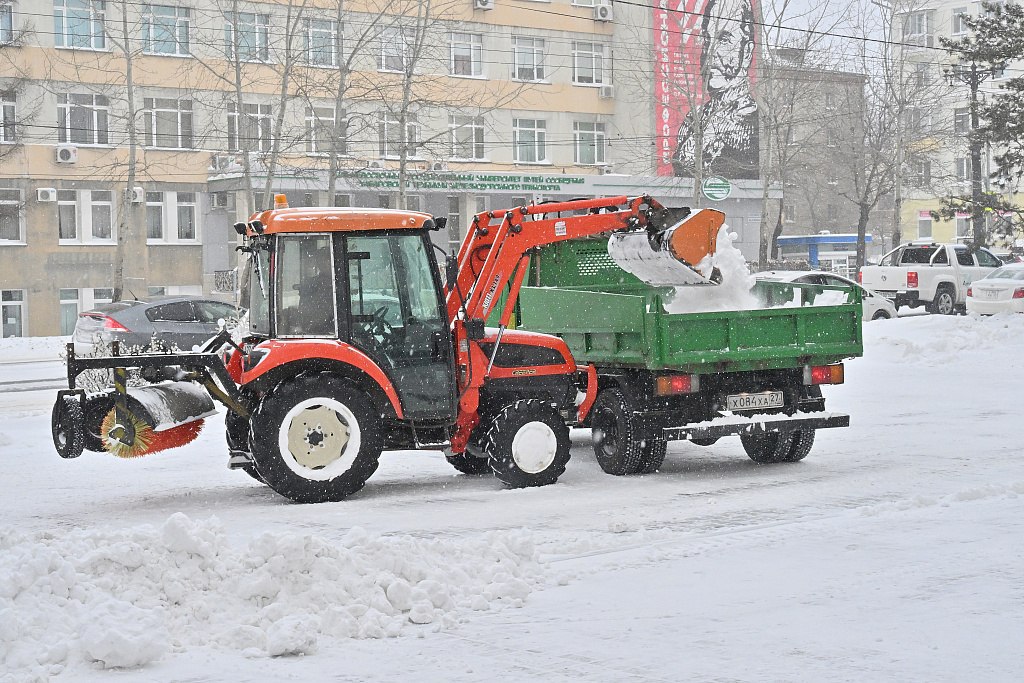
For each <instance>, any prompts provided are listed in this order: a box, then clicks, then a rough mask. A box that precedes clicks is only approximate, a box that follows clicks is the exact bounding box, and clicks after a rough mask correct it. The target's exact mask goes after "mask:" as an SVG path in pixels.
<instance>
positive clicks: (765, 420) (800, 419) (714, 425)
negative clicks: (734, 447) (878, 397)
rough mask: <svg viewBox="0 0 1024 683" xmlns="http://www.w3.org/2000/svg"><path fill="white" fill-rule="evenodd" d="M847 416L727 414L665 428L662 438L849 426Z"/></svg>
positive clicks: (848, 417)
mask: <svg viewBox="0 0 1024 683" xmlns="http://www.w3.org/2000/svg"><path fill="white" fill-rule="evenodd" d="M849 426H850V416H849V415H846V414H843V413H798V414H797V415H785V414H778V415H752V416H749V417H747V416H740V415H727V416H722V417H716V418H715V419H713V420H708V421H706V422H697V423H694V424H689V425H682V426H679V427H665V428H664V429H662V434H663V435H664V437H665V440H666V441H681V440H690V441H699V440H713V439H718V438H721V437H723V436H734V435H753V434H767V433H770V432H796V431H800V430H803V429H832V428H834V427H849Z"/></svg>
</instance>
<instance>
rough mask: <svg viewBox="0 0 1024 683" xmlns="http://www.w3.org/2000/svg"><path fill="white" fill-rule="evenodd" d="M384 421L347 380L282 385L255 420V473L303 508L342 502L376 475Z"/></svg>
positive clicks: (301, 379)
mask: <svg viewBox="0 0 1024 683" xmlns="http://www.w3.org/2000/svg"><path fill="white" fill-rule="evenodd" d="M379 422H380V421H379V419H377V415H376V412H375V411H374V410H373V408H372V405H371V403H370V401H369V399H368V398H367V396H366V394H365V393H364V392H363V391H361V390H360V389H359V388H358V387H356V386H355V385H354V384H352V383H350V382H348V381H346V380H344V379H341V378H339V377H336V376H333V375H329V374H316V375H309V374H304V375H299V376H298V377H296V378H295V379H292V380H287V381H284V382H281V383H280V384H278V385H277V386H276V387H275V388H274V389H273V390H272V391H271V392H270V393H269V394H267V395H266V396H264V397H263V400H261V401H260V404H259V406H257V408H256V411H255V412H254V413H253V415H252V419H251V420H250V425H249V443H250V444H251V446H252V458H253V462H254V464H255V469H256V473H257V474H259V475H261V476H262V479H263V480H264V481H265V482H266V483H267V485H268V486H270V488H272V489H274V490H275V491H277V492H278V493H280V494H281V495H282V496H285V497H286V498H290V499H291V500H294V501H295V502H297V503H323V502H328V501H337V500H341V499H343V498H345V497H346V496H350V495H352V494H353V493H355V492H356V491H358V490H359V489H361V488H363V485H364V484H365V483H366V480H367V479H369V478H370V475H372V474H373V473H374V472H375V471H376V470H377V464H378V460H379V458H380V452H381V448H382V443H383V442H382V439H381V435H380V432H379Z"/></svg>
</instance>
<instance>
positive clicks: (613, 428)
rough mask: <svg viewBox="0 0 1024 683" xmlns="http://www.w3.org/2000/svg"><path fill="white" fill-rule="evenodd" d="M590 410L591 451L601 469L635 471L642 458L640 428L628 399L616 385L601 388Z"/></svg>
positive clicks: (616, 471)
mask: <svg viewBox="0 0 1024 683" xmlns="http://www.w3.org/2000/svg"><path fill="white" fill-rule="evenodd" d="M590 414H591V428H592V429H593V434H594V455H595V456H597V464H598V465H600V466H601V469H602V470H604V471H605V472H607V473H608V474H614V475H616V476H622V475H624V474H636V473H637V472H639V471H640V468H641V465H642V464H643V462H644V453H643V447H642V442H643V430H642V426H641V424H640V420H639V418H637V416H636V412H635V409H634V407H633V403H632V401H630V400H629V399H627V398H626V396H625V394H623V393H622V392H621V391H619V390H618V389H605V390H604V391H602V392H601V393H599V394H598V395H597V400H596V401H594V407H593V409H591V411H590ZM658 464H659V465H660V464H661V463H658Z"/></svg>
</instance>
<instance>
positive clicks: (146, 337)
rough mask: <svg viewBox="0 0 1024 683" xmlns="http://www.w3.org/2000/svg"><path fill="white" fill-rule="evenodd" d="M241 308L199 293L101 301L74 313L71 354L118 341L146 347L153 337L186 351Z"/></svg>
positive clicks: (214, 330)
mask: <svg viewBox="0 0 1024 683" xmlns="http://www.w3.org/2000/svg"><path fill="white" fill-rule="evenodd" d="M244 312H245V310H244V309H238V308H235V305H234V304H231V303H227V302H224V301H219V300H217V299H209V298H206V297H201V296H162V297H152V298H149V299H144V300H132V301H118V302H115V303H110V304H101V305H99V306H97V307H96V308H94V309H93V310H91V311H86V312H85V313H81V314H79V316H78V322H77V323H76V324H75V332H74V336H73V337H72V340H73V341H74V344H75V353H78V354H84V353H88V352H90V351H92V350H93V349H94V348H95V347H96V345H97V344H98V343H99V344H109V343H110V342H112V341H115V340H116V341H119V342H121V345H122V348H125V349H127V348H129V347H139V348H140V349H143V350H149V349H150V348H151V346H152V345H153V340H154V339H156V340H158V341H159V342H160V343H161V344H162V345H164V346H165V347H167V348H174V347H176V348H178V349H180V350H182V351H190V350H192V347H193V346H197V345H200V344H202V343H203V342H205V341H206V340H208V339H209V338H210V337H212V336H213V335H215V334H217V331H218V321H220V320H222V319H223V320H230V319H232V318H238V317H240V316H241V315H242V313H244Z"/></svg>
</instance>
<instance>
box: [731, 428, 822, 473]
mask: <svg viewBox="0 0 1024 683" xmlns="http://www.w3.org/2000/svg"><path fill="white" fill-rule="evenodd" d="M740 442H741V443H742V444H743V450H745V451H746V452H747V456H748V457H749V458H750V459H751V460H753V461H754V462H756V463H757V464H759V465H772V464H775V463H777V462H785V461H786V460H787V459H788V458H789V453H790V450H791V449H792V447H793V434H792V433H791V432H784V433H783V432H768V433H767V434H742V435H740ZM805 455H806V454H805Z"/></svg>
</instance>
